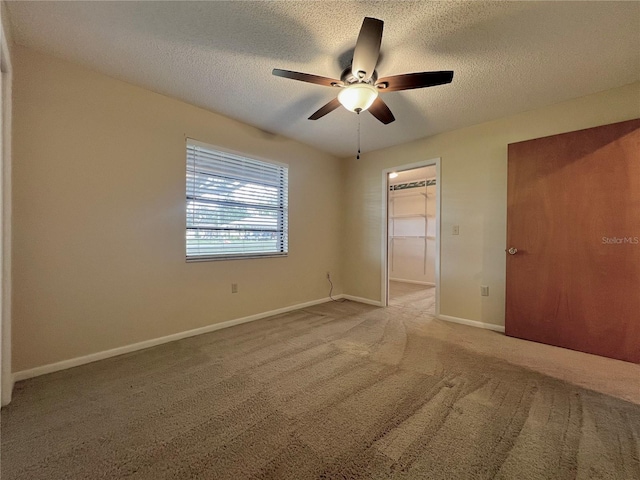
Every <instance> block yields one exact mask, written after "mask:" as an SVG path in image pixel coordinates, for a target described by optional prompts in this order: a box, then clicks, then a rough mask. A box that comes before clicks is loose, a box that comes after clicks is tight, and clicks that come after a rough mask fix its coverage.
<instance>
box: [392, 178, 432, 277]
mask: <svg viewBox="0 0 640 480" xmlns="http://www.w3.org/2000/svg"><path fill="white" fill-rule="evenodd" d="M420 170H421V171H425V173H431V170H433V169H432V168H422V169H420ZM401 173H404V172H401ZM434 173H435V172H434ZM395 180H398V182H397V183H396V182H394V183H390V185H389V204H388V213H389V228H388V233H389V244H388V245H389V252H388V253H389V254H388V258H389V280H395V281H400V282H408V283H417V284H423V285H435V252H436V241H435V240H436V217H435V215H436V179H435V175H433V176H425V177H424V178H421V179H418V180H411V181H407V180H401V177H398V178H397V179H395Z"/></svg>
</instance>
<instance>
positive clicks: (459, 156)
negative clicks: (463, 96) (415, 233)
mask: <svg viewBox="0 0 640 480" xmlns="http://www.w3.org/2000/svg"><path fill="white" fill-rule="evenodd" d="M636 117H640V83H635V84H632V85H628V86H625V87H622V88H618V89H614V90H609V91H606V92H602V93H598V94H595V95H591V96H588V97H583V98H578V99H575V100H571V101H568V102H564V103H561V104H558V105H554V106H550V107H545V108H542V109H539V110H535V111H531V112H526V113H523V114H520V115H515V116H512V117H509V118H503V119H500V120H496V121H492V122H488V123H483V124H480V125H476V126H472V127H469V128H465V129H460V130H456V131H453V132H448V133H444V134H441V135H437V136H434V137H431V138H427V139H423V140H419V141H416V142H412V143H409V144H405V145H400V146H396V147H392V148H388V149H385V150H379V151H376V152H372V153H368V154H366V155H363V156H362V157H361V159H360V160H355V159H353V158H350V159H346V160H345V162H347V173H346V181H347V188H346V189H345V191H346V195H347V197H346V198H345V206H346V224H345V242H346V245H345V257H344V258H345V278H344V279H345V291H346V292H348V293H349V294H352V295H356V296H360V297H364V298H368V299H373V300H380V298H381V275H382V267H381V248H382V243H381V241H382V237H381V231H382V224H383V222H382V201H383V200H382V189H381V182H382V170H383V169H385V168H392V167H394V166H397V165H404V164H410V163H414V162H419V161H424V160H429V159H432V158H435V157H441V159H442V160H441V179H440V180H441V182H440V185H441V189H442V190H441V194H442V205H441V208H442V210H441V213H442V215H441V222H442V229H441V232H442V237H441V266H440V269H441V270H440V271H441V278H440V281H441V283H440V287H441V289H440V313H441V314H443V315H449V316H453V317H458V318H464V319H468V320H476V321H481V322H486V323H492V324H497V325H504V302H505V296H504V291H505V252H504V250H505V247H506V245H505V239H506V208H507V206H506V194H507V145H508V144H509V143H514V142H519V141H523V140H528V139H532V138H538V137H544V136H548V135H553V134H557V133H562V132H568V131H572V130H579V129H583V128H589V127H593V126H597V125H604V124H608V123H614V122H618V121H623V120H628V119H631V118H636ZM456 224H457V225H459V226H460V235H459V236H452V235H451V230H452V226H453V225H456ZM480 285H488V286H489V291H490V295H489V297H481V296H480Z"/></svg>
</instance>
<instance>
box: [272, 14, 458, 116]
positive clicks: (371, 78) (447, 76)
mask: <svg viewBox="0 0 640 480" xmlns="http://www.w3.org/2000/svg"><path fill="white" fill-rule="evenodd" d="M383 26H384V22H383V21H382V20H378V19H376V18H371V17H365V19H364V21H363V22H362V27H361V28H360V34H359V35H358V40H357V41H356V48H355V50H354V51H353V61H352V63H351V67H349V68H347V69H346V70H345V71H344V72H342V75H341V76H340V80H337V79H333V78H327V77H321V76H319V75H311V74H309V73H300V72H292V71H291V70H281V69H279V68H274V69H273V72H272V73H273V74H274V75H276V76H278V77H284V78H291V79H293V80H299V81H302V82H308V83H315V84H317V85H323V86H326V87H337V88H340V89H341V90H340V93H339V94H338V97H337V98H334V99H333V100H331V101H330V102H329V103H327V104H326V105H324V106H322V107H320V108H319V109H318V110H317V111H316V112H315V113H313V114H312V115H311V116H310V117H309V120H317V119H319V118H321V117H324V116H325V115H326V114H327V113H329V112H332V111H333V110H335V109H336V108H338V107H339V106H340V105H343V106H344V107H345V108H346V109H347V110H350V111H352V112H356V113H360V112H362V111H364V110H369V112H371V114H372V115H373V116H374V117H376V118H377V119H378V120H380V121H381V122H382V123H384V124H385V125H387V124H389V123H391V122H393V121H394V120H395V117H394V116H393V113H391V110H389V107H388V106H387V104H386V103H384V102H383V101H382V99H381V98H380V97H379V96H378V94H379V93H385V92H397V91H399V90H410V89H412V88H424V87H433V86H436V85H443V84H446V83H451V81H452V80H453V71H451V70H446V71H440V72H416V73H405V74H402V75H393V76H391V77H383V78H378V73H377V72H376V65H377V63H378V57H379V56H380V44H381V42H382V27H383Z"/></svg>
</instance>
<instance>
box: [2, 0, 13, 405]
mask: <svg viewBox="0 0 640 480" xmlns="http://www.w3.org/2000/svg"><path fill="white" fill-rule="evenodd" d="M0 7H2V12H0V17H1V16H2V15H3V14H4V5H1V6H0ZM0 20H1V19H0ZM8 41H9V40H8V39H7V31H6V30H5V28H4V24H3V23H2V21H0V75H2V82H0V83H1V88H0V95H1V96H2V101H1V102H0V103H1V108H0V116H1V117H2V121H0V128H1V129H2V131H1V132H0V135H1V136H2V142H0V144H1V147H0V148H1V149H2V151H0V227H1V228H0V230H1V234H0V403H1V404H2V405H3V406H4V405H7V404H8V403H9V402H10V401H11V394H12V391H13V373H12V366H11V225H12V220H11V212H12V209H11V131H12V130H11V119H12V113H11V112H12V106H11V89H12V72H13V69H12V66H11V57H10V54H9V43H8Z"/></svg>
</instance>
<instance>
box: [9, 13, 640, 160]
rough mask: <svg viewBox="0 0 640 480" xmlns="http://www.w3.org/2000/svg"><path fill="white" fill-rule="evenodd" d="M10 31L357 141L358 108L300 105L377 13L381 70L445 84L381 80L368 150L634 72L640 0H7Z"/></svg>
mask: <svg viewBox="0 0 640 480" xmlns="http://www.w3.org/2000/svg"><path fill="white" fill-rule="evenodd" d="M8 12H9V19H10V21H11V25H12V30H13V36H14V40H15V41H16V42H17V43H19V44H22V45H25V46H27V47H30V48H33V49H36V50H39V51H42V52H45V53H49V54H52V55H55V56H57V57H61V58H64V59H67V60H70V61H72V62H76V63H79V64H82V65H85V66H87V67H89V68H91V69H94V70H97V71H100V72H103V73H105V74H107V75H110V76H112V77H115V78H118V79H121V80H124V81H127V82H130V83H133V84H137V85H141V86H143V87H146V88H148V89H150V90H153V91H156V92H159V93H162V94H165V95H168V96H171V97H175V98H178V99H180V100H183V101H185V102H188V103H191V104H194V105H198V106H200V107H203V108H206V109H208V110H212V111H214V112H218V113H221V114H223V115H226V116H228V117H231V118H234V119H237V120H240V121H242V122H245V123H248V124H250V125H254V126H256V127H258V128H260V129H262V130H264V131H267V132H270V133H277V134H281V135H285V136H288V137H291V138H294V139H297V140H299V141H301V142H304V143H307V144H310V145H313V146H315V147H317V148H319V149H321V150H324V151H327V152H330V153H332V154H335V155H338V156H349V155H352V154H354V153H355V149H356V145H357V143H356V132H357V126H358V118H357V116H356V114H354V113H351V112H348V111H346V110H345V109H343V108H339V109H338V110H336V111H334V112H332V113H330V114H329V115H327V116H326V117H323V118H322V119H320V120H317V121H310V120H307V117H308V116H309V115H310V114H311V113H313V112H314V111H315V110H316V109H318V108H319V107H320V106H322V105H323V104H325V103H326V102H328V101H329V100H331V99H332V98H333V96H335V94H336V91H335V89H333V88H331V87H321V86H318V85H312V84H307V83H302V82H296V81H293V80H288V79H284V78H279V77H274V76H272V75H271V70H272V69H273V68H282V69H288V70H296V71H301V72H307V73H313V74H317V75H323V76H328V77H339V76H340V73H341V71H342V70H343V69H344V68H345V67H346V66H348V65H349V64H350V61H351V54H352V49H353V47H354V45H355V41H356V38H357V35H358V32H359V29H360V25H361V24H362V20H363V18H364V17H365V16H372V17H376V18H379V19H381V20H384V22H385V25H384V36H383V40H382V50H381V54H382V57H381V60H380V62H379V64H378V67H377V71H378V73H379V75H380V76H388V75H394V74H400V73H408V72H414V71H429V70H454V71H455V77H454V79H453V83H451V84H450V85H443V86H438V87H432V88H426V89H420V90H409V91H404V92H388V93H386V94H384V97H383V98H384V100H385V102H386V103H387V104H388V105H389V107H390V108H391V110H392V111H393V113H394V114H395V117H396V121H395V122H394V123H392V124H390V125H387V126H385V125H382V124H381V123H379V122H378V121H377V120H375V119H374V118H373V117H372V116H371V115H370V114H368V113H365V114H363V115H361V122H362V125H361V131H362V150H363V151H364V152H366V151H370V150H376V149H379V148H383V147H388V146H391V145H396V144H400V143H405V142H408V141H410V140H414V139H417V138H421V137H426V136H430V135H433V134H436V133H439V132H443V131H447V130H452V129H456V128H460V127H464V126H468V125H472V124H476V123H480V122H483V121H487V120H491V119H495V118H499V117H503V116H506V115H510V114H513V113H517V112H522V111H526V110H531V109H534V108H537V107H540V106H543V105H549V104H553V103H557V102H560V101H563V100H566V99H569V98H575V97H579V96H583V95H587V94H590V93H594V92H598V91H602V90H606V89H609V88H613V87H616V86H620V85H624V84H628V83H632V82H634V81H638V80H640V2H635V1H634V2H608V1H606V2H482V1H471V2H451V1H447V2H396V1H386V2H381V1H338V2H332V1H322V2H315V1H306V2H294V1H271V2H266V1H260V2H247V1H232V2H220V1H217V2H153V1H151V2H9V3H8Z"/></svg>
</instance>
